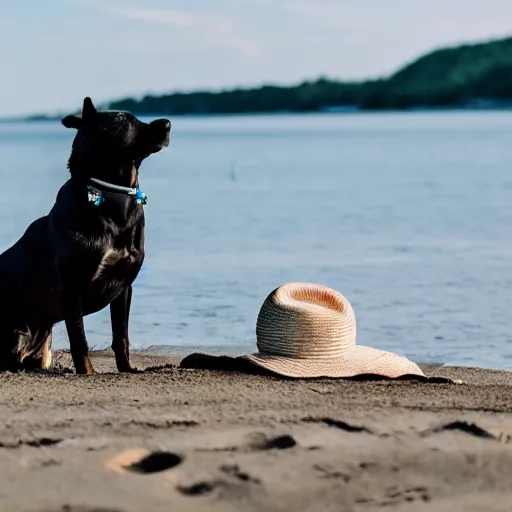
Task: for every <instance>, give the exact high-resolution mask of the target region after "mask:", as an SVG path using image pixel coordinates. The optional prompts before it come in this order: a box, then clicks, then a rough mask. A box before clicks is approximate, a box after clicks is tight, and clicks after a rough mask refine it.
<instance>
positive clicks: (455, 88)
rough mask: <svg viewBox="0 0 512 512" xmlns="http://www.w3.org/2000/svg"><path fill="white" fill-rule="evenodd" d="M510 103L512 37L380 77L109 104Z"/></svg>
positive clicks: (295, 107) (174, 108) (251, 109)
mask: <svg viewBox="0 0 512 512" xmlns="http://www.w3.org/2000/svg"><path fill="white" fill-rule="evenodd" d="M511 105H512V37H510V38H507V39H501V40H496V41H491V42H487V43H480V44H466V45H462V46H458V47H453V48H445V49H440V50H436V51H433V52H431V53H429V54H427V55H424V56H423V57H420V58H419V59H417V60H416V61H414V62H412V63H411V64H408V65H407V66H405V67H404V68H402V69H400V70H399V71H398V72H396V73H395V74H393V75H392V76H390V77H387V78H383V79H381V80H376V81H367V82H338V81H332V80H327V79H320V80H317V81H315V82H304V83H302V84H300V85H296V86H293V87H278V86H270V85H268V86H263V87H259V88H255V89H234V90H227V91H222V92H209V91H202V92H191V93H173V94H164V95H160V96H145V97H144V98H142V99H141V100H135V99H131V98H127V99H122V100H118V101H113V102H111V103H110V104H109V108H111V109H120V110H129V111H131V112H134V113H136V114H168V115H180V114H235V113H256V112H261V113H264V112H267V113H268V112H281V111H287V112H290V111H291V112H308V111H319V110H325V109H332V108H349V109H361V110H379V109H409V108H422V107H423V108H436V107H437V108H440V107H454V108H457V107H459V108H461V107H474V106H479V107H482V108H485V107H500V106H511Z"/></svg>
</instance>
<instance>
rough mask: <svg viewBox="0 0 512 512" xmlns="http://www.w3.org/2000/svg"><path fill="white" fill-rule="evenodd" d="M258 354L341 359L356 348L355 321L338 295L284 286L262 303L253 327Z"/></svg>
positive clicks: (299, 285)
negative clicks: (254, 328)
mask: <svg viewBox="0 0 512 512" xmlns="http://www.w3.org/2000/svg"><path fill="white" fill-rule="evenodd" d="M256 338H257V345H258V350H259V352H260V354H263V355H268V356H282V357H291V358H298V359H302V358H307V359H315V358H317V359H324V358H329V357H340V356H342V355H343V354H344V353H345V352H347V351H349V350H351V349H352V348H353V347H354V346H355V344H356V318H355V315H354V310H353V309H352V306H351V304H350V302H349V301H348V300H347V299H346V298H345V297H344V296H343V295H341V293H339V292H337V291H336V290H333V289H331V288H327V287H325V286H321V285H318V284H314V283H286V284H284V285H282V286H280V287H278V288H276V289H275V290H274V291H273V292H272V293H270V295H269V296H268V297H267V298H266V299H265V302H264V303H263V305H262V307H261V309H260V312H259V315H258V320H257V323H256Z"/></svg>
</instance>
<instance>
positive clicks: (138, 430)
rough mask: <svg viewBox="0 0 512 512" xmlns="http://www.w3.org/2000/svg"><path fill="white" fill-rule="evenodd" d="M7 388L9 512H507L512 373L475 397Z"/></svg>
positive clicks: (100, 363)
mask: <svg viewBox="0 0 512 512" xmlns="http://www.w3.org/2000/svg"><path fill="white" fill-rule="evenodd" d="M55 359H56V361H57V367H58V368H59V371H55V372H53V373H47V374H34V373H30V374H29V373H27V374H9V373H7V374H0V386H1V390H2V391H1V393H0V397H1V399H0V414H1V418H2V421H1V422H0V473H1V475H2V478H1V479H0V510H6V511H7V510H8V511H47V512H49V511H52V512H53V511H81V512H85V511H102V512H106V511H116V512H129V511H160V510H162V511H164V510H165V511H167V510H176V511H182V510H198V511H201V510H212V511H215V510H219V511H231V510H246V511H252V510H264V511H285V510H311V511H313V510H332V511H344V510H346V511H352V510H353V511H359V510H361V511H363V510H375V509H381V508H382V509H383V510H399V511H436V512H437V511H450V512H452V511H457V510H461V511H462V510H464V511H480V510H486V511H505V510H507V511H508V510H510V507H511V503H512V478H511V475H512V416H511V414H510V413H511V412H512V373H511V372H500V371H490V370H478V369H468V368H448V367H442V368H434V367H430V368H428V367H426V368H425V371H426V373H427V374H428V375H435V376H439V377H446V378H450V379H455V380H457V381H459V380H461V381H462V383H440V382H432V383H431V382H428V383H425V382H414V381H398V382H391V381H342V380H308V381H294V380H282V379H278V378H274V377H269V376H261V375H246V374H242V373H235V372H217V371H207V370H195V369H182V368H177V367H176V366H175V365H176V364H177V363H178V362H179V361H178V360H176V359H175V358H166V357H162V356H154V355H148V354H142V353H136V354H134V355H133V358H132V359H133V362H134V363H135V364H136V365H137V366H138V367H139V368H151V367H159V368H153V369H150V370H149V371H146V372H144V373H141V374H136V375H120V374H117V373H116V372H115V371H114V364H113V363H114V361H113V358H112V355H111V354H110V353H109V352H100V353H95V354H94V357H93V363H94V365H95V368H96V370H97V371H99V372H103V373H100V374H98V375H94V376H90V377H87V376H78V375H74V374H72V373H66V369H67V368H71V363H70V359H69V356H68V354H66V353H63V352H61V353H57V354H56V358H55Z"/></svg>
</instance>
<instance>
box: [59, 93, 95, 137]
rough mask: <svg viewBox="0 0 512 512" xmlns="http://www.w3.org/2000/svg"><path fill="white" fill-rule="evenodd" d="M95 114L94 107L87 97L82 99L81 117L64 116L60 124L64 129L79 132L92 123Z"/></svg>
mask: <svg viewBox="0 0 512 512" xmlns="http://www.w3.org/2000/svg"><path fill="white" fill-rule="evenodd" d="M97 113H98V112H97V110H96V108H95V107H94V105H93V103H92V100H91V98H89V97H87V98H85V99H84V104H83V106H82V117H78V116H66V117H65V118H64V119H63V120H62V124H63V125H64V126H65V127H66V128H75V130H80V128H83V127H84V126H86V125H91V124H92V123H94V121H95V120H96V114H97Z"/></svg>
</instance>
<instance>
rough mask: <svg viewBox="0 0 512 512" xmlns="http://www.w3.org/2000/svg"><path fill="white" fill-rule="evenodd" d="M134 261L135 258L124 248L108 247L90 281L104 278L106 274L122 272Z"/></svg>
mask: <svg viewBox="0 0 512 512" xmlns="http://www.w3.org/2000/svg"><path fill="white" fill-rule="evenodd" d="M135 259H136V258H135V256H134V255H133V254H131V253H130V251H129V250H128V249H127V248H126V247H123V248H122V249H117V248H114V247H108V248H107V249H106V250H105V252H104V253H103V255H102V256H101V260H100V262H99V264H98V267H97V269H96V271H95V273H94V275H93V278H92V280H93V281H97V280H98V279H100V278H102V277H106V274H112V273H116V270H119V271H122V270H123V269H126V268H127V267H130V266H131V264H133V263H135ZM118 277H121V276H118Z"/></svg>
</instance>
